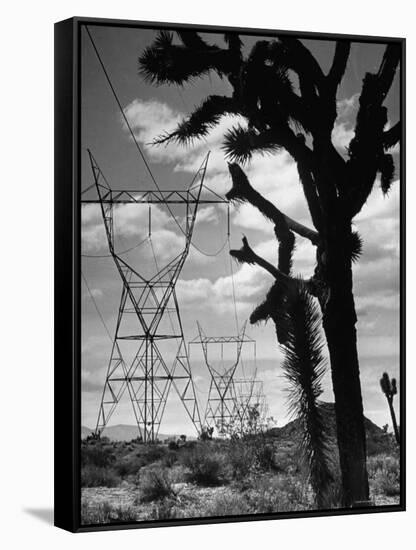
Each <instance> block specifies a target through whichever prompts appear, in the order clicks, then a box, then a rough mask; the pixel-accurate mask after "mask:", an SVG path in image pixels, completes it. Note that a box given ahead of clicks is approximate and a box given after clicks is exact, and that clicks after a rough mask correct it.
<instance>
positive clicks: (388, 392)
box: [380, 372, 400, 445]
mask: <svg viewBox="0 0 416 550" xmlns="http://www.w3.org/2000/svg"><path fill="white" fill-rule="evenodd" d="M380 386H381V391H382V392H383V393H384V395H385V396H386V399H387V403H388V404H389V409H390V414H391V421H392V424H393V429H394V435H395V437H396V441H397V444H398V445H400V434H399V428H398V427H397V420H396V413H395V412H394V407H393V399H394V396H395V395H396V393H397V382H396V379H395V378H392V379H391V380H390V377H389V375H388V374H387V372H384V373H383V376H382V377H381V378H380Z"/></svg>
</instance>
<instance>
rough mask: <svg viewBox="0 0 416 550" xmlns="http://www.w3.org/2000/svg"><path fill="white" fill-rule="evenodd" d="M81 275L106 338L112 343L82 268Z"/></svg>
mask: <svg viewBox="0 0 416 550" xmlns="http://www.w3.org/2000/svg"><path fill="white" fill-rule="evenodd" d="M81 275H82V278H83V279H84V283H85V286H86V287H87V290H88V294H89V295H90V298H91V300H92V303H93V304H94V307H95V310H96V312H97V314H98V317H99V318H100V320H101V322H102V324H103V327H104V328H105V331H106V333H107V336H108V338H109V339H110V342H111V343H113V339H112V337H111V334H110V331H109V330H108V327H107V325H106V322H105V321H104V317H103V316H102V314H101V311H100V309H99V307H98V304H97V302H96V300H95V298H94V295H93V293H92V292H91V289H90V286H89V284H88V281H87V278H86V277H85V275H84V273H83V271H82V270H81Z"/></svg>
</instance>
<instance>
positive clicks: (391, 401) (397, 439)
mask: <svg viewBox="0 0 416 550" xmlns="http://www.w3.org/2000/svg"><path fill="white" fill-rule="evenodd" d="M387 401H388V403H389V409H390V414H391V421H392V423H393V430H394V435H395V437H396V441H397V445H400V434H399V428H398V426H397V420H396V413H395V412H394V407H393V398H390V399H387Z"/></svg>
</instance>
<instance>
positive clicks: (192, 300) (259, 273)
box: [176, 264, 272, 318]
mask: <svg viewBox="0 0 416 550" xmlns="http://www.w3.org/2000/svg"><path fill="white" fill-rule="evenodd" d="M233 278H234V286H233ZM233 278H232V276H231V275H226V276H220V277H218V278H216V279H215V280H214V281H211V280H210V279H208V278H205V277H201V278H197V279H180V280H179V281H178V283H177V285H176V291H177V295H178V300H179V303H180V304H181V307H182V306H183V307H185V308H189V309H194V310H204V311H205V310H206V309H207V308H209V309H210V310H211V313H212V312H214V313H217V314H218V313H221V314H223V313H231V312H233V310H234V295H235V298H236V308H237V313H238V314H239V316H241V318H242V317H245V316H247V315H249V314H250V313H251V310H252V309H253V308H254V307H255V306H256V305H257V303H258V302H259V301H260V300H261V299H262V298H263V297H264V295H265V292H266V291H267V289H268V288H269V286H270V285H271V283H272V280H271V278H270V277H268V276H267V274H266V273H265V272H264V270H262V269H261V268H259V267H257V266H249V265H246V264H245V265H243V266H241V267H240V269H238V271H236V272H235V273H234V277H233Z"/></svg>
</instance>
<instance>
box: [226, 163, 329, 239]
mask: <svg viewBox="0 0 416 550" xmlns="http://www.w3.org/2000/svg"><path fill="white" fill-rule="evenodd" d="M228 169H229V172H230V175H231V178H232V180H233V186H232V188H231V189H230V191H228V193H227V194H226V197H227V199H229V200H234V201H247V202H249V203H250V204H252V205H253V206H255V207H256V208H257V209H258V210H259V211H260V212H261V213H262V214H263V216H265V217H266V218H268V219H269V220H271V221H272V222H273V223H274V224H275V225H277V224H278V223H279V222H280V221H281V219H282V217H283V218H284V219H285V221H286V223H287V225H288V227H289V229H290V230H291V231H293V232H294V233H297V234H298V235H300V236H301V237H304V238H306V239H309V240H310V241H311V242H312V244H314V245H318V243H319V233H318V232H317V231H314V230H313V229H310V228H309V227H306V226H305V225H302V224H301V223H299V222H297V221H295V220H293V219H292V218H290V217H289V216H286V214H283V212H281V211H280V210H279V209H278V208H276V206H275V205H274V204H272V203H271V202H270V201H268V200H267V199H265V198H264V197H263V196H262V195H260V193H259V192H258V191H256V190H255V189H254V188H253V187H252V186H251V185H250V182H249V181H248V179H247V176H246V175H245V173H244V172H243V170H242V169H241V168H240V167H239V166H238V164H229V165H228Z"/></svg>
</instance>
